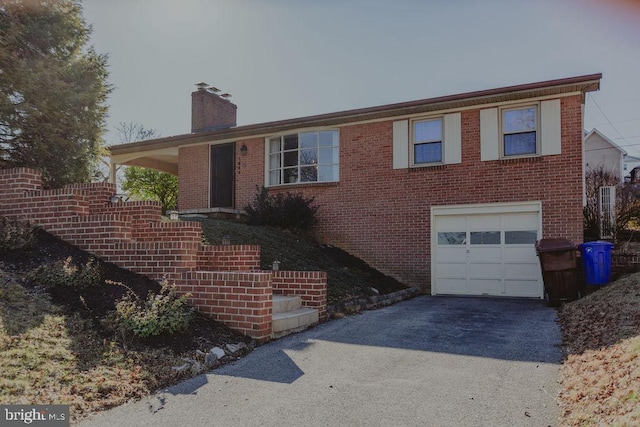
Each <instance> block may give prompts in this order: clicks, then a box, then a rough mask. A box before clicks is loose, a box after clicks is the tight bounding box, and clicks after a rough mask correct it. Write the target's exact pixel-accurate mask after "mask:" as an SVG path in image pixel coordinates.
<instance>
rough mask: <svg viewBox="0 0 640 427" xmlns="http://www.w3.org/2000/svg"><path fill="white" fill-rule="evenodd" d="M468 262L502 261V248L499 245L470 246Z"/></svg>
mask: <svg viewBox="0 0 640 427" xmlns="http://www.w3.org/2000/svg"><path fill="white" fill-rule="evenodd" d="M469 262H470V263H472V264H476V263H480V262H483V263H484V262H489V263H491V262H497V263H502V249H501V248H500V246H498V247H495V246H482V247H479V246H472V247H471V249H470V250H469Z"/></svg>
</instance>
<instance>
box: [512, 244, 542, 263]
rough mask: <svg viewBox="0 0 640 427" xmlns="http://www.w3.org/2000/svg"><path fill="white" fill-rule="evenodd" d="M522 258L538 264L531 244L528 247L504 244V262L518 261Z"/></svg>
mask: <svg viewBox="0 0 640 427" xmlns="http://www.w3.org/2000/svg"><path fill="white" fill-rule="evenodd" d="M522 260H527V261H528V262H530V263H532V264H538V256H537V254H536V249H535V247H534V246H533V245H530V246H529V247H522V246H506V249H505V251H504V262H505V263H520V262H522Z"/></svg>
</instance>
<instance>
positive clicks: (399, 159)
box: [393, 120, 409, 169]
mask: <svg viewBox="0 0 640 427" xmlns="http://www.w3.org/2000/svg"><path fill="white" fill-rule="evenodd" d="M408 167H409V121H408V120H398V121H395V122H393V168H394V169H405V168H408Z"/></svg>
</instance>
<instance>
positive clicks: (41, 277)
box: [26, 257, 101, 289]
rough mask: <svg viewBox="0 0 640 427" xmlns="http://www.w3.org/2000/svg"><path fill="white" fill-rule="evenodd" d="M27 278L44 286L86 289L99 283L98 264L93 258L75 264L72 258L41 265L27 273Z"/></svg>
mask: <svg viewBox="0 0 640 427" xmlns="http://www.w3.org/2000/svg"><path fill="white" fill-rule="evenodd" d="M26 277H27V279H28V280H30V281H32V282H38V283H40V284H42V285H45V286H60V287H70V288H79V289H86V288H90V287H93V286H98V285H99V284H100V277H101V273H100V266H99V265H98V264H97V263H96V262H95V260H94V259H93V258H91V259H89V261H87V263H86V264H84V265H76V264H75V263H74V262H73V258H71V257H68V258H67V259H65V260H64V261H56V262H53V263H50V264H45V265H41V266H40V267H37V268H35V269H33V270H31V271H30V272H29V273H27V276H26Z"/></svg>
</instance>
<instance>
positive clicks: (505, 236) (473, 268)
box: [431, 201, 544, 298]
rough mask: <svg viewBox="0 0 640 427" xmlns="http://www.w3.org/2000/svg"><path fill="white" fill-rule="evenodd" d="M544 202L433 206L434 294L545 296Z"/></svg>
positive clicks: (432, 266)
mask: <svg viewBox="0 0 640 427" xmlns="http://www.w3.org/2000/svg"><path fill="white" fill-rule="evenodd" d="M541 238H542V203H541V202H539V201H535V202H519V203H508V204H507V203H491V204H477V205H455V206H434V207H432V208H431V293H432V294H434V295H478V296H479V295H487V296H505V297H532V298H543V297H544V286H543V282H542V274H541V273H540V265H539V261H538V257H537V255H536V251H535V242H536V240H539V239H541Z"/></svg>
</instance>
